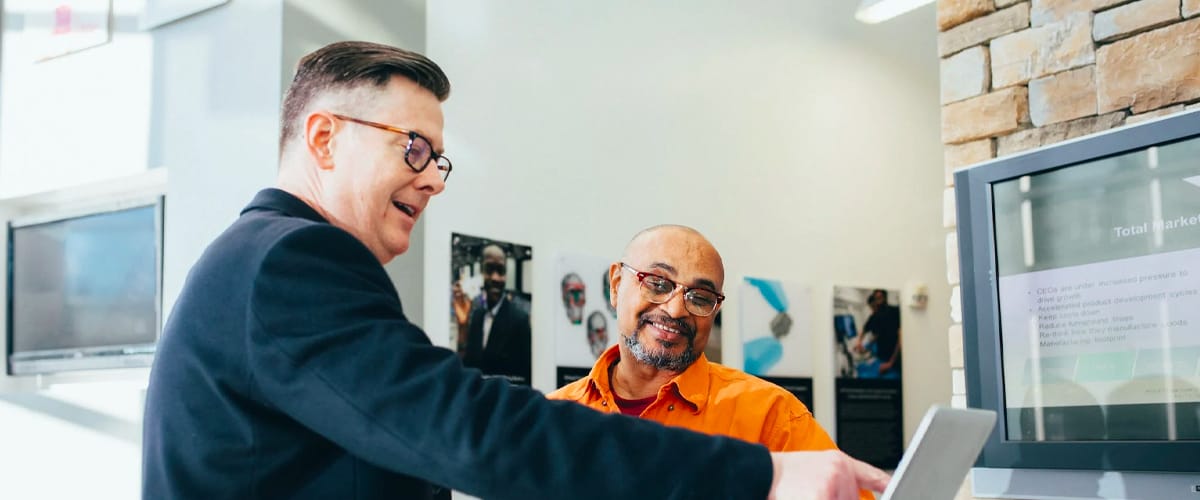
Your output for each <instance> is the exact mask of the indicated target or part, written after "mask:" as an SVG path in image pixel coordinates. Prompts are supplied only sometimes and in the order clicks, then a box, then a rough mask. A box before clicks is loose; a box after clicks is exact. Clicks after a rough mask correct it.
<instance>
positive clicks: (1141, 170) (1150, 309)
mask: <svg viewBox="0 0 1200 500" xmlns="http://www.w3.org/2000/svg"><path fill="white" fill-rule="evenodd" d="M991 192H992V200H993V201H992V207H993V217H994V231H995V258H996V270H997V274H998V275H999V279H998V280H997V281H998V289H999V308H1000V311H999V312H1000V315H999V316H1000V317H999V323H1000V329H1001V332H1002V337H1001V349H1002V352H1001V357H1002V366H1003V372H1004V375H1003V377H1004V402H1005V418H1006V419H1007V422H1008V425H1007V436H1006V437H1007V439H1009V440H1018V441H1066V440H1076V441H1086V440H1097V441H1098V440H1107V441H1112V440H1200V426H1198V425H1197V424H1198V420H1197V415H1200V307H1197V306H1198V305H1200V138H1193V139H1189V140H1184V141H1180V142H1175V143H1170V144H1165V145H1161V146H1154V147H1149V148H1146V149H1142V150H1137V151H1132V152H1127V153H1124V154H1119V155H1116V156H1111V157H1107V158H1102V159H1098V160H1094V161H1089V162H1084V163H1080V164H1076V165H1072V166H1068V167H1065V168H1060V169H1057V170H1050V171H1045V172H1038V173H1034V174H1031V175H1024V176H1021V177H1018V178H1015V179H1009V180H1003V181H999V182H995V183H993V184H992V185H991Z"/></svg>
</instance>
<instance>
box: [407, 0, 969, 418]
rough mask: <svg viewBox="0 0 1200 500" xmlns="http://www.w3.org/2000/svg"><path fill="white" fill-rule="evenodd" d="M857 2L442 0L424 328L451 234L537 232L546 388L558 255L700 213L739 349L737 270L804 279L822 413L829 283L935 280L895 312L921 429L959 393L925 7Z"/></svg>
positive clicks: (432, 19) (538, 376) (435, 314)
mask: <svg viewBox="0 0 1200 500" xmlns="http://www.w3.org/2000/svg"><path fill="white" fill-rule="evenodd" d="M835 4H836V5H835ZM854 7H855V2H828V1H824V0H807V1H782V0H776V1H762V2H752V3H745V2H741V3H734V2H726V1H720V0H705V1H698V2H688V3H686V4H680V3H674V2H642V1H634V0H616V1H610V2H592V3H588V4H587V7H586V8H583V7H581V6H580V4H578V3H570V2H554V1H550V0H544V1H533V0H523V1H508V2H503V3H495V2H489V1H487V0H455V1H439V2H430V4H429V6H428V9H429V25H428V28H427V29H428V36H429V40H428V47H429V55H430V56H431V57H432V58H433V59H434V60H435V61H437V62H438V63H439V64H441V65H442V67H443V68H444V69H445V70H446V71H447V73H448V74H449V76H450V79H451V81H452V82H453V84H454V90H453V92H452V93H451V97H450V100H449V101H448V102H447V105H446V144H447V154H448V155H449V156H450V157H451V158H453V159H454V164H455V171H454V175H453V176H452V177H451V179H450V182H449V185H448V186H447V190H446V191H445V193H444V194H443V195H441V196H440V197H438V198H435V199H434V200H433V202H432V204H431V207H430V210H429V211H428V212H426V218H427V221H426V223H427V225H426V234H425V237H426V266H425V272H426V275H427V276H428V279H426V284H425V290H426V297H427V302H426V304H425V319H426V321H425V324H426V326H427V331H428V332H430V335H431V336H432V337H433V338H434V339H435V341H436V342H439V343H442V344H446V343H447V336H448V333H447V332H448V331H449V318H448V312H447V311H448V309H447V308H448V301H449V299H448V297H449V293H450V291H449V283H448V279H447V278H445V277H446V276H448V269H449V245H450V241H449V235H450V233H451V232H463V233H467V234H472V235H479V236H487V237H494V238H500V239H504V240H509V241H514V242H520V243H525V244H531V245H532V246H533V248H534V260H535V264H534V275H535V277H534V279H535V289H536V293H535V296H534V303H533V308H534V312H533V315H534V317H533V322H534V344H535V346H534V363H535V367H534V385H535V387H538V388H540V389H543V390H548V389H552V388H553V378H554V374H553V371H554V368H553V367H554V361H553V355H554V346H553V338H552V336H551V332H552V326H551V325H552V323H551V318H549V316H548V312H549V311H551V310H552V305H553V301H555V300H559V299H558V297H557V294H555V293H553V292H552V291H553V290H556V280H555V277H554V276H552V271H553V260H554V256H555V254H556V253H558V252H560V251H569V252H584V253H592V254H596V255H600V256H607V257H609V258H612V259H614V260H615V259H616V258H617V257H619V255H620V252H621V250H622V248H623V246H624V244H625V243H626V241H627V240H628V239H629V238H630V237H631V236H632V235H633V234H634V233H635V232H636V231H638V230H639V229H642V228H644V227H646V226H649V225H653V224H658V223H667V222H671V223H682V224H688V225H692V226H695V227H697V228H698V229H700V230H701V231H702V232H704V233H705V234H706V235H708V236H709V238H710V239H711V240H712V241H713V242H714V244H715V245H716V246H717V248H718V250H719V251H721V252H722V254H723V255H724V258H725V263H726V269H727V277H726V283H727V286H726V289H725V291H726V293H727V295H730V296H731V297H730V299H729V300H728V301H727V311H726V312H727V313H731V314H730V315H729V316H727V318H728V319H727V320H726V322H725V323H724V325H725V327H724V332H725V333H724V335H725V339H726V341H725V342H724V345H723V347H724V355H725V360H726V362H727V364H731V365H733V366H739V367H740V364H741V363H740V360H741V343H740V341H739V339H738V337H737V335H738V331H737V322H736V317H737V316H736V305H737V301H738V297H737V296H736V292H737V289H736V286H734V284H735V283H736V280H738V279H740V277H741V276H743V275H753V276H765V277H774V278H780V279H785V280H793V281H798V282H801V283H806V284H808V285H810V286H811V287H812V290H813V292H814V297H815V302H814V304H813V311H815V314H816V317H814V318H811V319H810V320H809V321H811V325H812V327H813V328H814V331H815V332H816V335H815V337H816V341H815V342H814V343H813V357H814V358H815V361H816V363H815V367H816V370H817V373H818V378H817V380H816V388H815V389H816V401H815V406H816V410H817V411H816V413H817V416H818V418H819V420H820V421H821V422H822V423H823V424H824V425H825V426H827V427H828V428H830V429H831V430H832V424H833V383H832V380H831V378H830V377H829V376H828V374H830V373H831V372H832V368H831V359H830V358H831V354H830V352H831V349H832V348H831V344H832V337H833V332H832V321H831V319H830V318H829V315H830V314H831V313H830V311H831V304H832V298H831V294H832V287H833V286H834V285H855V286H871V287H875V286H881V287H886V288H901V287H902V286H903V285H904V284H905V283H906V282H908V281H913V280H916V281H924V282H927V283H928V284H929V285H930V292H931V301H930V303H931V305H930V307H929V309H928V310H927V311H925V312H914V311H911V310H908V309H905V310H904V314H905V316H904V325H905V327H904V333H905V336H904V339H903V340H904V353H905V354H904V356H905V363H904V370H905V373H904V377H905V378H904V386H905V400H906V401H905V402H906V404H905V420H906V427H907V432H906V435H908V436H911V432H912V429H913V428H914V427H915V425H916V423H917V422H918V420H919V418H920V416H921V415H922V414H923V413H924V411H925V409H926V408H927V407H928V405H930V404H932V403H947V404H948V402H949V399H950V381H949V379H948V377H946V374H945V370H944V368H943V367H944V366H945V365H946V363H947V362H948V354H947V348H946V342H945V337H946V329H947V327H948V326H949V320H948V319H947V318H948V309H949V306H948V302H949V287H948V286H947V284H946V279H945V268H944V262H943V260H944V250H943V249H944V230H942V228H941V226H940V220H941V213H940V209H941V204H940V200H941V189H940V186H941V185H942V183H941V178H942V177H941V176H942V175H943V174H942V170H941V164H942V159H941V149H940V147H939V132H938V131H939V116H938V106H937V102H938V81H937V75H938V71H937V56H936V51H935V49H934V43H935V34H936V29H934V25H933V19H934V12H933V9H932V8H931V7H926V8H923V9H921V10H920V11H917V12H915V13H912V14H909V15H907V16H905V17H901V18H898V19H895V20H893V21H891V22H889V23H886V24H882V25H877V26H866V25H862V24H858V23H857V22H856V21H854V20H853V10H854Z"/></svg>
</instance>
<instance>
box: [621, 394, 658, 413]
mask: <svg viewBox="0 0 1200 500" xmlns="http://www.w3.org/2000/svg"><path fill="white" fill-rule="evenodd" d="M657 398H658V396H650V397H648V398H643V399H625V398H622V397H621V396H618V395H617V393H615V392H614V393H613V399H615V400H617V408H620V409H621V413H624V414H626V415H630V416H634V417H638V416H641V415H642V412H643V411H646V408H647V407H649V406H650V403H653V402H654V400H655V399H657Z"/></svg>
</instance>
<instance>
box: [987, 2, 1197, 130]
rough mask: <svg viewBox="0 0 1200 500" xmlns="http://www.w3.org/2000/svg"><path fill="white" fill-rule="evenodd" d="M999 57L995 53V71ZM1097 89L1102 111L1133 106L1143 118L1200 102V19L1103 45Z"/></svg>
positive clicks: (1099, 58)
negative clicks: (1151, 113)
mask: <svg viewBox="0 0 1200 500" xmlns="http://www.w3.org/2000/svg"><path fill="white" fill-rule="evenodd" d="M995 57H996V54H995V50H993V51H992V60H993V67H994V66H995ZM994 75H995V71H994V69H993V77H994ZM1096 87H1097V88H1096V95H1097V106H1098V112H1100V113H1107V112H1109V111H1115V110H1118V109H1124V108H1130V109H1131V111H1132V113H1134V114H1138V113H1143V112H1146V111H1149V110H1152V109H1158V108H1162V107H1165V106H1169V105H1171V104H1175V103H1180V102H1188V101H1193V100H1196V99H1200V19H1191V20H1188V21H1183V22H1180V23H1175V24H1173V25H1170V26H1167V27H1165V28H1159V29H1156V30H1154V31H1148V32H1145V33H1142V34H1139V35H1135V36H1133V37H1131V38H1126V39H1124V40H1120V41H1117V42H1114V43H1112V44H1109V45H1105V46H1103V47H1100V50H1099V51H1097V53H1096Z"/></svg>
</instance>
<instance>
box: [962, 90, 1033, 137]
mask: <svg viewBox="0 0 1200 500" xmlns="http://www.w3.org/2000/svg"><path fill="white" fill-rule="evenodd" d="M1027 123H1029V91H1028V90H1027V89H1026V88H1025V87H1011V88H1007V89H1004V90H1001V91H997V92H992V93H990V94H984V95H981V96H979V97H972V98H970V99H967V100H965V101H959V102H956V103H953V104H948V105H946V106H942V142H944V143H947V144H961V143H964V142H968V141H973V140H976V139H983V138H986V137H994V136H999V135H1004V134H1008V133H1010V132H1013V131H1016V130H1018V129H1020V128H1021V127H1022V126H1023V125H1025V124H1027Z"/></svg>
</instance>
